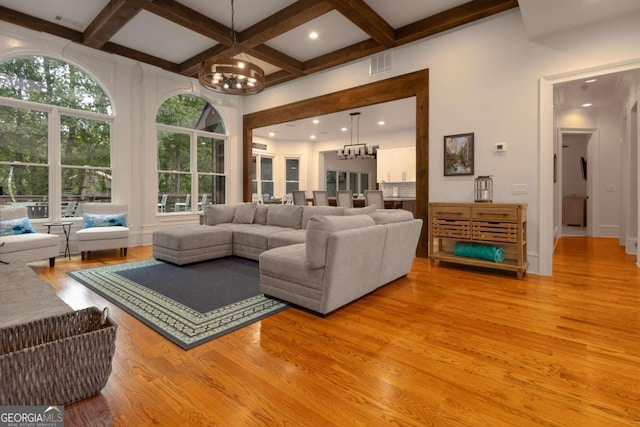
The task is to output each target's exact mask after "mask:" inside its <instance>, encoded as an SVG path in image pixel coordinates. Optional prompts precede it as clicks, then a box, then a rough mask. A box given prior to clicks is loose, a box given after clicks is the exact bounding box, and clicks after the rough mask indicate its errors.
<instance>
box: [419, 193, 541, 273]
mask: <svg viewBox="0 0 640 427" xmlns="http://www.w3.org/2000/svg"><path fill="white" fill-rule="evenodd" d="M456 242H474V243H480V244H487V245H492V246H500V247H502V248H503V249H504V258H505V259H504V261H503V262H492V261H486V260H482V259H477V258H467V257H460V256H457V255H455V254H454V246H455V243H456ZM429 258H430V260H431V264H434V263H435V261H445V262H452V263H458V264H466V265H473V266H477V267H488V268H494V269H499V270H507V271H515V272H516V273H517V275H518V279H522V277H523V276H524V274H525V273H526V271H527V267H528V266H529V263H528V262H527V205H526V204H505V203H430V204H429Z"/></svg>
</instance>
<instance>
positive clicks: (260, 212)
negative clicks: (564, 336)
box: [253, 204, 269, 225]
mask: <svg viewBox="0 0 640 427" xmlns="http://www.w3.org/2000/svg"><path fill="white" fill-rule="evenodd" d="M268 211H269V206H268V205H263V204H258V206H256V216H255V218H253V223H254V224H263V225H264V224H266V223H267V212H268Z"/></svg>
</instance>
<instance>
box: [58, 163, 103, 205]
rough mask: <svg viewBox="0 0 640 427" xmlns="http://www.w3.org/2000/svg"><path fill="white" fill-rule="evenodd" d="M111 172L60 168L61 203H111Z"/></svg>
mask: <svg viewBox="0 0 640 427" xmlns="http://www.w3.org/2000/svg"><path fill="white" fill-rule="evenodd" d="M111 184H112V178H111V171H110V170H98V169H85V168H65V167H63V168H62V202H63V204H65V203H64V202H69V201H77V202H80V201H89V202H110V201H111Z"/></svg>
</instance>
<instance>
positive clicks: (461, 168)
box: [444, 133, 474, 176]
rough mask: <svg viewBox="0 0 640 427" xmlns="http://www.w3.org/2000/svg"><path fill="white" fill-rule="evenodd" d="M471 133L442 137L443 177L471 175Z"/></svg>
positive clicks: (472, 172)
mask: <svg viewBox="0 0 640 427" xmlns="http://www.w3.org/2000/svg"><path fill="white" fill-rule="evenodd" d="M473 150H474V147H473V133H461V134H458V135H447V136H445V137H444V176H459V175H473V174H474V171H473Z"/></svg>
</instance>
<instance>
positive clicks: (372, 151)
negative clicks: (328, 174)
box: [338, 111, 378, 160]
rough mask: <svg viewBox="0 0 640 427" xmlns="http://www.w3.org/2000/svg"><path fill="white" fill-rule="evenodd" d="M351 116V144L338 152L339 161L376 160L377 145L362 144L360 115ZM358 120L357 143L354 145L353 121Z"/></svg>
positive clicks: (356, 113)
mask: <svg viewBox="0 0 640 427" xmlns="http://www.w3.org/2000/svg"><path fill="white" fill-rule="evenodd" d="M349 115H350V116H351V144H347V145H345V146H344V147H343V148H342V150H338V160H352V159H375V158H376V155H377V153H378V146H377V145H367V144H361V143H360V113H359V112H357V111H356V112H355V113H349ZM354 117H355V118H356V119H357V122H356V124H357V129H356V131H357V134H356V143H355V144H354V143H353V119H354Z"/></svg>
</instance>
